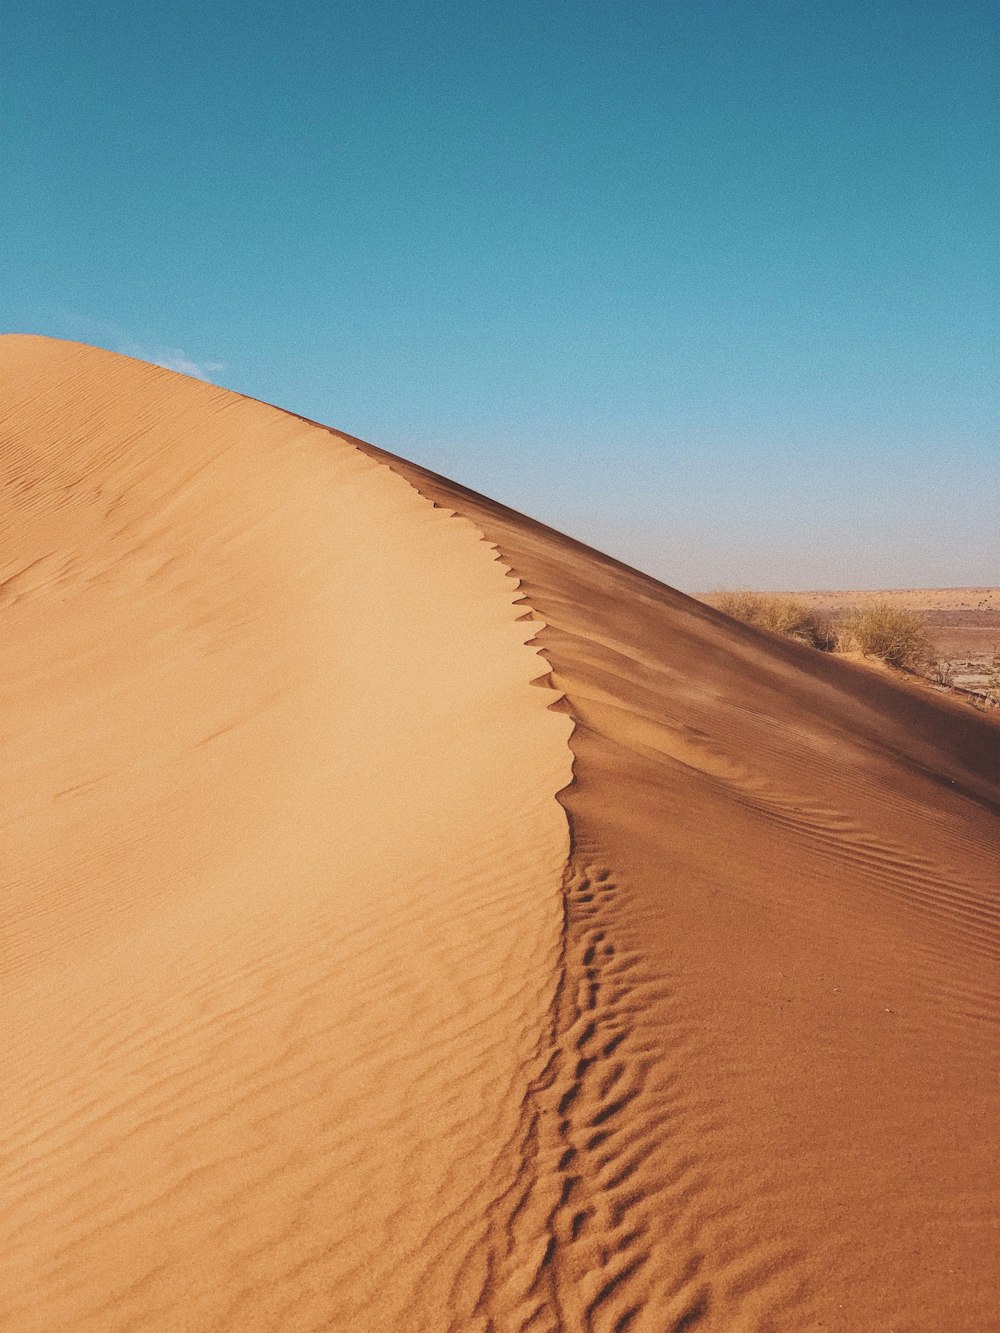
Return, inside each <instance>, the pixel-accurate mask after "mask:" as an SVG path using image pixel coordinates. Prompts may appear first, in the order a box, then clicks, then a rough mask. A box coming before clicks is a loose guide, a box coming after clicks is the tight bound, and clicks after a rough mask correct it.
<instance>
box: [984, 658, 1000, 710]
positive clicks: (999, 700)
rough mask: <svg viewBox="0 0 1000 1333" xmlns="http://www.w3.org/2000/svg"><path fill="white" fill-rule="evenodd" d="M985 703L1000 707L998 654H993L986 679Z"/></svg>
mask: <svg viewBox="0 0 1000 1333" xmlns="http://www.w3.org/2000/svg"><path fill="white" fill-rule="evenodd" d="M986 702H987V703H991V704H995V705H996V706H997V707H1000V653H994V654H993V661H992V662H991V663H990V666H989V674H988V675H987V677H986Z"/></svg>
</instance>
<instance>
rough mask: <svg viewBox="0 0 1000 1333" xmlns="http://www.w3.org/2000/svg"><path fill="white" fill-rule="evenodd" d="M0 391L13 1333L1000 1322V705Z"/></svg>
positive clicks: (537, 531)
mask: <svg viewBox="0 0 1000 1333" xmlns="http://www.w3.org/2000/svg"><path fill="white" fill-rule="evenodd" d="M0 386H2V390H3V393H2V400H0V401H2V407H0V414H2V437H0V438H2V440H3V455H2V463H3V467H4V473H5V478H4V482H5V494H6V495H7V496H8V497H9V498H10V500H11V501H12V503H9V504H8V506H7V518H8V521H7V523H6V524H5V528H4V533H3V545H2V549H0V561H2V563H0V583H2V588H0V614H2V617H3V627H4V632H3V635H2V637H0V659H2V670H0V680H2V682H3V689H4V698H3V700H2V717H3V722H4V739H3V753H4V759H5V763H4V765H3V768H2V770H0V772H2V775H3V776H2V779H0V780H2V781H3V783H4V791H3V807H2V808H3V816H2V818H3V823H4V828H3V847H4V851H3V883H4V891H3V900H2V902H3V918H4V954H3V963H2V968H3V973H2V975H3V987H4V999H5V1003H4V1006H3V1011H2V1012H3V1020H2V1021H3V1027H4V1049H5V1069H6V1073H7V1078H6V1081H5V1083H6V1086H5V1097H4V1107H3V1112H2V1118H0V1155H2V1163H3V1166H2V1171H3V1177H2V1188H3V1200H2V1207H0V1235H2V1245H0V1324H2V1326H4V1327H10V1328H12V1329H17V1330H22V1329H23V1330H65V1329H74V1330H75V1329H86V1330H125V1329H167V1330H175V1329H177V1330H209V1329H220V1330H221V1329H234V1330H235V1329H239V1330H244V1329H245V1330H258V1329H259V1330H264V1329H268V1330H272V1329H288V1330H301V1329H316V1330H320V1329H337V1330H345V1331H347V1330H368V1329H370V1330H385V1329H393V1330H395V1329H401V1330H465V1329H473V1330H482V1331H483V1333H487V1330H489V1331H490V1333H505V1331H506V1330H521V1329H534V1330H573V1331H575V1330H595V1331H596V1333H612V1331H614V1333H624V1330H633V1331H634V1330H643V1331H644V1333H663V1331H664V1330H672V1331H673V1333H682V1330H690V1329H695V1328H697V1329H703V1330H713V1331H716V1330H717V1331H718V1333H743V1331H744V1330H747V1331H750V1330H759V1331H760V1333H764V1331H765V1330H785V1329H788V1330H798V1329H838V1330H852V1331H855V1330H859V1329H866V1330H867V1329H879V1330H882V1329H885V1330H909V1329H914V1330H927V1331H928V1333H936V1331H937V1330H940V1329H944V1328H947V1329H949V1330H970V1331H972V1330H977V1331H978V1330H983V1329H987V1328H990V1327H993V1326H994V1325H995V1291H996V1284H997V1280H998V1278H1000V1261H998V1255H1000V1244H998V1239H1000V1238H998V1227H997V1216H998V1214H997V1204H998V1188H997V1178H996V1171H995V1161H994V1158H995V1152H994V1144H995V1139H996V1133H997V1129H998V1128H1000V1080H998V1078H997V1055H998V1042H997V1018H998V1006H997V992H996V965H997V959H998V955H1000V911H998V902H997V899H998V877H1000V876H998V864H1000V745H998V743H997V737H998V731H997V729H996V728H995V727H994V726H992V725H991V724H990V723H989V722H988V721H987V720H985V719H983V718H981V717H980V716H978V715H977V714H975V713H974V712H973V711H972V710H969V709H967V708H966V709H963V708H962V707H960V706H959V705H957V704H954V703H952V702H951V701H950V700H948V699H946V698H942V699H938V698H936V697H930V696H928V697H922V696H921V697H918V696H915V695H914V694H912V693H909V692H905V691H903V690H901V689H899V688H898V686H897V685H896V684H895V683H894V682H893V681H892V680H891V679H888V678H883V677H881V676H876V675H874V674H872V673H870V672H867V671H865V670H864V669H862V668H860V667H857V666H855V665H853V664H852V663H850V662H843V661H838V660H834V659H832V658H830V657H827V656H825V655H821V654H817V653H814V652H812V651H811V650H809V649H806V648H803V647H800V646H798V645H795V644H791V643H784V642H781V641H778V640H775V639H773V638H772V637H771V636H768V635H764V634H760V633H757V632H756V631H753V630H751V629H748V628H746V627H742V626H739V625H735V624H734V623H732V622H730V621H727V620H726V619H725V618H724V617H722V616H720V615H718V614H717V613H715V612H713V611H712V610H711V609H710V608H708V607H706V606H704V605H702V604H700V603H698V602H695V601H693V600H691V599H689V598H686V597H684V596H682V595H681V594H679V593H676V592H673V591H671V590H670V589H668V588H666V587H664V586H663V585H661V584H658V583H656V582H654V581H653V580H651V579H648V578H646V577H644V576H642V575H640V574H637V573H636V572H635V571H633V570H629V569H627V568H625V567H624V566H622V565H619V564H617V563H615V562H614V561H612V560H610V559H608V558H606V557H603V556H600V555H598V554H597V553H595V552H593V551H591V550H589V549H588V548H587V547H585V546H582V545H580V544H578V543H576V542H574V541H572V540H570V539H568V538H565V537H562V536H560V535H559V534H556V533H553V532H552V531H550V530H548V529H546V528H544V527H541V526H540V525H538V524H535V523H533V522H532V521H531V520H529V519H526V518H524V517H522V516H520V515H517V514H514V513H512V512H510V511H508V510H505V509H503V508H502V507H501V506H498V505H495V504H492V503H491V502H489V501H487V500H484V499H482V498H481V497H478V496H474V495H471V494H470V493H468V492H466V491H464V490H462V489H461V488H458V487H455V486H453V485H451V484H450V483H448V482H446V481H444V480H442V479H440V478H436V477H433V476H431V475H430V474H428V473H425V472H424V471H422V470H421V469H419V468H416V467H414V466H412V465H409V464H406V463H403V462H401V461H400V460H397V459H393V458H391V457H390V456H388V455H385V454H382V453H381V452H380V451H378V450H377V449H374V448H372V447H370V446H366V445H363V444H361V442H359V441H352V440H350V439H348V438H347V437H344V436H340V435H337V434H336V433H334V432H331V431H327V430H326V429H324V428H322V427H318V426H315V425H313V424H311V423H307V422H303V421H301V420H300V419H298V418H295V417H291V416H289V415H287V414H285V413H282V412H280V411H278V410H276V409H273V408H269V407H266V406H264V405H262V404H258V403H255V402H252V401H249V400H246V399H242V398H240V397H238V396H236V395H234V394H231V393H228V392H226V391H224V390H221V389H217V388H214V387H213V386H210V385H205V384H201V383H199V382H197V381H193V380H189V379H185V378H183V377H181V376H178V375H175V374H173V373H172V372H168V371H164V370H160V369H158V368H155V367H151V366H147V365H144V364H142V363H138V362H134V361H130V360H127V359H125V358H121V357H116V356H113V355H112V354H110V353H106V352H101V351H97V350H94V349H88V348H82V347H79V346H76V345H73V344H66V343H56V342H51V341H48V340H42V339H27V338H14V337H7V338H4V339H2V340H0ZM539 686H541V688H539Z"/></svg>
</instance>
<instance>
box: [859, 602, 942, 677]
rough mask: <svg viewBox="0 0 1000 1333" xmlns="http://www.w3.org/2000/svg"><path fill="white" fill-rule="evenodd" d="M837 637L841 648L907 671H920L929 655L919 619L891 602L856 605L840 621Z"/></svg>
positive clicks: (921, 619)
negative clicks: (853, 650) (852, 650)
mask: <svg viewBox="0 0 1000 1333" xmlns="http://www.w3.org/2000/svg"><path fill="white" fill-rule="evenodd" d="M837 637H838V646H839V647H840V648H841V650H842V651H848V652H849V651H850V650H851V649H852V648H853V649H856V650H858V651H859V652H861V653H862V654H863V655H864V656H865V657H877V658H880V659H881V661H883V662H887V663H888V664H889V665H890V666H894V667H902V668H903V669H904V670H907V671H922V670H924V669H925V668H926V665H927V661H928V659H929V657H930V649H929V646H928V643H927V635H926V632H925V630H924V621H923V618H922V617H921V616H919V615H918V614H917V613H916V612H915V611H907V610H906V609H905V608H903V607H899V606H893V605H892V603H891V602H883V601H874V602H868V603H867V604H866V605H865V606H859V607H856V608H855V609H854V610H853V611H851V612H850V613H849V615H847V616H846V617H845V619H844V620H843V621H842V622H841V624H840V626H839V629H838V635H837Z"/></svg>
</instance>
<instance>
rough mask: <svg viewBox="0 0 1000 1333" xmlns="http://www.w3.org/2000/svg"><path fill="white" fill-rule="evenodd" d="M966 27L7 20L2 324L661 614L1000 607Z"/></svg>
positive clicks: (878, 20) (988, 310)
mask: <svg viewBox="0 0 1000 1333" xmlns="http://www.w3.org/2000/svg"><path fill="white" fill-rule="evenodd" d="M998 37H1000V20H998V17H997V11H996V9H995V6H994V5H993V4H992V3H989V4H987V3H972V2H966V0H955V3H951V4H948V5H944V4H942V3H940V0H934V3H924V0H908V2H907V3H898V4H890V3H880V0H868V2H866V3H860V2H858V0H839V3H828V2H827V0H819V3H815V4H810V5H803V4H801V3H798V2H796V3H792V0H785V2H783V3H777V2H776V0H728V2H727V0H717V2H715V3H707V4H706V3H705V2H704V0H700V2H698V3H696V2H695V0H690V2H689V0H682V2H679V3H669V2H667V0H661V3H655V4H654V3H638V2H637V0H622V2H621V3H616V4H610V3H607V0H605V2H604V3H600V4H598V3H583V2H580V0H576V2H573V3H560V2H559V0H553V3H550V4H548V5H539V4H538V3H537V0H534V3H530V4H529V3H523V2H522V0H512V2H511V3H507V4H505V5H503V6H485V5H476V4H471V3H465V4H459V3H454V2H452V0H442V2H440V3H434V0H422V2H421V3H415V2H414V3H411V2H410V0H395V2H393V3H384V4H379V3H377V0H376V2H374V3H373V2H372V0H369V3H355V2H354V0H349V2H348V3H337V2H336V0H323V2H322V3H319V2H318V0H315V2H314V0H298V3H296V2H295V0H291V3H285V4H282V5H280V6H279V5H274V4H273V3H270V4H267V5H265V4H262V3H256V2H255V0H251V2H248V3H243V4H236V3H232V2H231V0H218V2H217V3H216V4H214V5H205V4H203V3H199V4H197V5H196V4H194V3H188V2H187V0H179V2H177V0H174V2H172V0H162V2H161V3H159V4H156V5H152V4H143V3H137V4H134V5H124V4H120V3H115V4H110V3H102V0H90V2H89V3H87V4H86V5H80V4H78V3H69V0H59V2H57V0H32V2H31V3H30V4H24V5H17V6H15V5H13V4H10V5H8V6H7V7H6V10H5V13H4V18H3V37H2V46H3V62H4V70H5V77H4V80H3V82H2V84H0V168H2V181H3V188H2V206H0V207H2V211H0V327H2V328H3V329H4V330H16V331H30V332H39V333H48V334H52V335H54V336H57V337H68V338H76V339H79V340H81V341H84V342H92V343H97V344H100V345H103V346H108V347H112V348H115V349H117V350H121V351H127V352H130V353H131V354H133V355H139V356H145V357H147V358H148V359H152V360H160V361H163V362H165V363H167V364H172V365H174V366H175V367H176V368H178V369H183V370H186V371H187V372H188V373H200V374H203V375H204V376H206V377H207V378H210V379H213V380H215V381H216V382H217V383H219V384H224V385H226V386H228V387H230V388H233V389H237V390H240V391H241V392H245V393H249V394H252V395H253V396H255V397H258V398H263V399H266V400H267V401H270V402H274V403H276V404H278V405H279V406H282V407H287V408H289V409H291V410H293V411H296V412H300V413H303V414H304V415H307V416H310V417H314V418H316V419H317V420H320V421H323V422H326V423H328V424H330V425H334V426H337V427H339V428H341V429H343V430H346V431H349V432H351V433H353V434H356V435H360V436H362V437H364V438H366V439H370V440H372V441H373V442H375V443H377V444H380V445H382V446H383V447H385V448H388V449H391V450H394V451H395V452H397V453H401V454H403V455H404V456H406V457H409V458H413V459H414V460H416V461H418V462H421V463H424V464H426V465H427V466H429V467H432V468H434V469H436V470H438V471H441V472H444V473H446V474H447V475H449V476H453V477H455V478H456V479H457V480H460V481H462V482H464V483H466V484H468V485H471V486H473V487H475V488H476V489H478V490H481V491H484V492H485V493H487V494H489V495H492V496H494V497H495V498H497V499H500V500H503V501H504V502H506V503H508V504H511V505H513V506H515V507H516V508H519V509H522V510H525V511H526V512H528V513H531V514H533V515H534V516H535V517H538V518H541V519H543V520H544V521H546V522H549V523H552V524H553V525H554V526H556V527H559V528H561V529H563V530H565V531H568V532H570V533H572V534H573V535H574V536H577V537H579V538H581V539H582V540H584V541H589V542H591V543H592V544H593V545H596V546H598V547H600V548H602V549H604V550H607V551H610V552H612V553H613V554H615V555H618V556H619V557H621V558H623V559H625V560H628V561H629V562H630V563H633V564H636V565H638V566H640V567H641V568H644V569H646V570H648V571H649V572H651V573H653V574H655V575H656V576H657V577H659V578H662V579H664V580H665V581H666V582H668V583H672V584H674V585H675V586H678V587H681V588H684V589H686V590H689V591H691V590H696V589H705V588H710V587H714V586H723V585H725V586H748V585H754V586H759V587H775V588H793V587H801V588H808V587H865V586H869V587H886V586H903V585H908V584H910V585H918V586H922V585H937V586H948V585H955V584H996V583H998V582H1000V530H998V529H1000V521H998V518H997V514H998V508H1000V410H998V403H1000V394H998V390H1000V374H998V356H997V353H998V338H997V328H998V314H1000V231H998V223H997V218H998V203H1000V185H998V160H1000V152H998V149H1000V134H998V123H1000V115H998V93H997V87H998V77H997V76H998V68H1000V60H998V48H1000V41H998Z"/></svg>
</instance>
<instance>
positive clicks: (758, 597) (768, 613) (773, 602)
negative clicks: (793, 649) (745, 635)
mask: <svg viewBox="0 0 1000 1333" xmlns="http://www.w3.org/2000/svg"><path fill="white" fill-rule="evenodd" d="M709 601H710V602H711V604H712V606H714V607H715V608H716V609H717V610H719V611H722V612H724V613H725V614H726V615H727V616H732V617H733V619H734V620H741V621H742V622H743V624H744V625H755V626H756V627H757V628H758V629H766V630H770V631H771V633H772V634H783V635H784V636H785V637H786V638H789V639H797V640H798V641H799V642H800V643H807V644H809V645H810V647H812V648H819V649H821V650H822V651H823V652H832V651H833V649H834V648H835V647H836V646H837V636H836V633H835V632H834V630H833V627H832V625H831V623H830V621H829V620H827V619H826V618H825V617H824V616H820V615H818V614H817V613H816V612H815V611H813V610H811V609H810V608H809V607H808V606H806V604H805V602H800V601H798V600H797V599H796V598H795V597H782V596H780V595H779V594H777V593H766V592H750V591H740V592H717V593H714V594H713V595H712V597H711V598H709Z"/></svg>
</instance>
